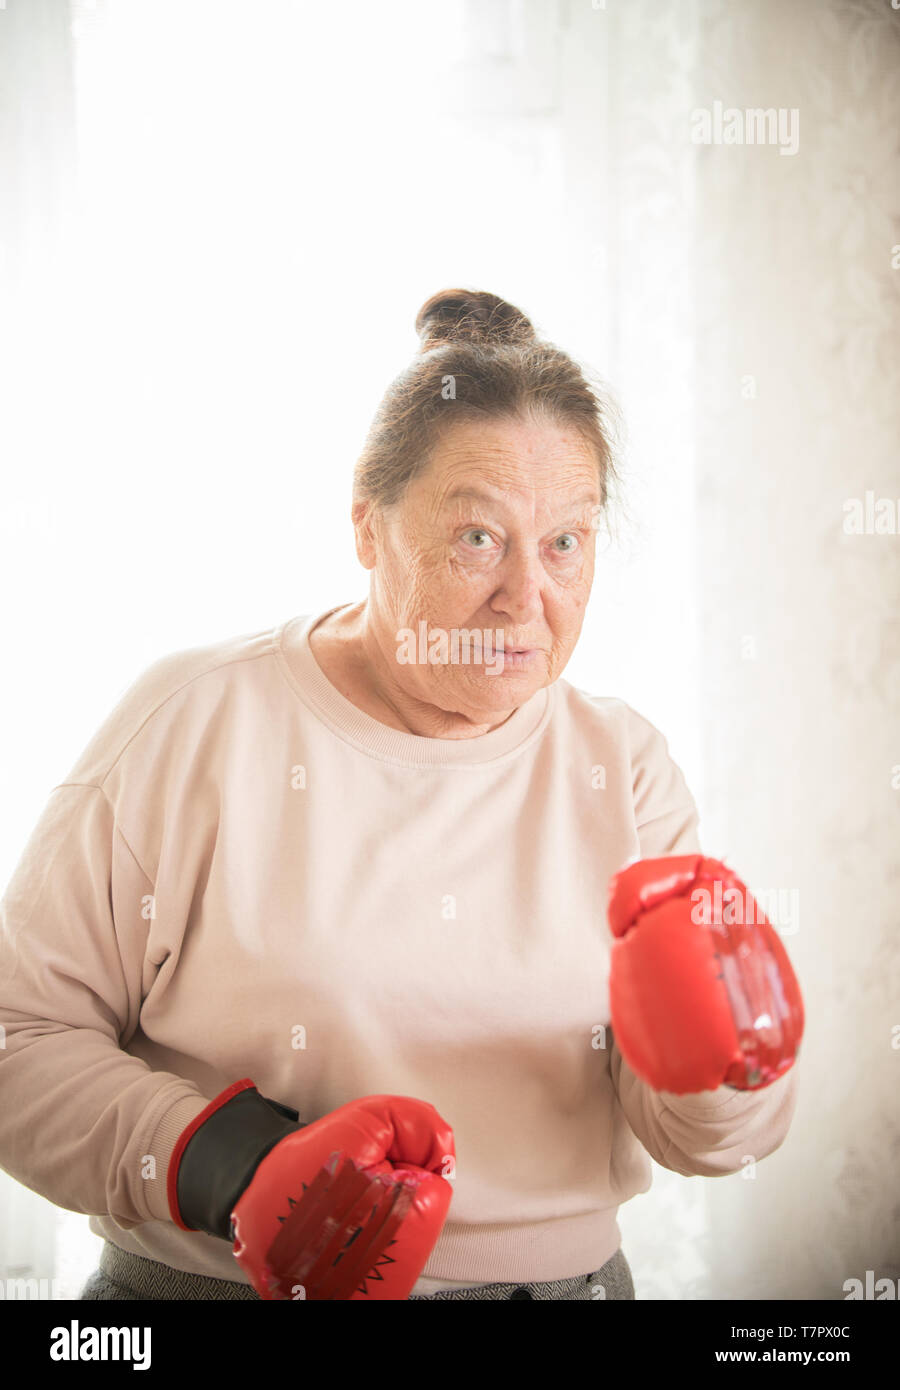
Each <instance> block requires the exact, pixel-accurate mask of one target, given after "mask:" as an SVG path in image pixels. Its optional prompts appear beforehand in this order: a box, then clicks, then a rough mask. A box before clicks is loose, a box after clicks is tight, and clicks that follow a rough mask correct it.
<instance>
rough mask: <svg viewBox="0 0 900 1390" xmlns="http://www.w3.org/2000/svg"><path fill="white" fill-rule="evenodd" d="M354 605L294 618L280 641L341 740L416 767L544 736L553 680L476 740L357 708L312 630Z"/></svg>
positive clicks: (501, 755) (479, 756) (475, 757)
mask: <svg viewBox="0 0 900 1390" xmlns="http://www.w3.org/2000/svg"><path fill="white" fill-rule="evenodd" d="M350 606H351V605H350V604H348V603H340V604H337V605H336V606H335V607H334V608H328V609H326V610H325V612H323V613H317V614H312V615H310V614H304V615H302V616H299V617H295V618H290V619H289V620H288V621H287V622H286V623H284V624H282V626H281V627H280V628H279V629H278V632H277V635H276V639H277V640H276V644H275V646H276V652H277V654H278V657H279V660H280V663H281V666H282V669H283V671H284V673H285V675H286V677H287V679H288V681H289V682H290V684H291V686H292V687H293V689H294V690H295V691H296V693H297V694H298V695H299V696H300V699H301V700H303V702H304V703H305V704H306V705H308V706H309V708H310V709H312V710H313V711H314V713H315V714H317V715H318V717H319V718H320V719H321V720H322V722H323V723H324V724H327V725H328V727H329V728H330V729H331V731H332V732H333V733H335V734H337V736H338V737H339V738H342V739H344V741H345V742H347V743H352V744H354V745H355V747H357V748H359V749H360V751H362V752H364V753H368V754H369V755H370V756H372V757H374V758H380V759H382V760H383V761H385V762H393V763H403V764H405V765H407V766H415V767H430V766H454V767H474V766H478V765H480V764H482V763H489V762H496V761H497V760H498V759H506V758H508V757H510V756H512V755H514V754H516V753H519V752H521V751H522V750H523V749H524V748H525V747H527V746H528V745H529V744H530V743H532V742H533V741H534V740H535V739H536V738H537V737H539V735H540V733H541V732H542V730H543V729H544V727H545V725H546V723H547V721H548V719H549V717H550V712H551V709H552V706H553V697H554V686H553V685H552V684H551V685H549V686H544V687H543V688H542V689H541V690H538V691H536V692H535V694H534V695H532V696H531V698H530V699H529V700H526V701H525V703H524V704H523V705H520V706H519V707H518V709H516V710H515V711H514V713H513V714H511V715H510V717H509V719H507V720H506V722H505V723H504V724H501V725H500V726H499V727H498V728H496V729H491V730H490V732H489V733H486V734H480V735H478V736H477V737H476V738H458V739H457V738H450V739H448V738H424V737H422V736H421V735H419V734H411V733H404V732H403V731H402V730H401V729H392V728H390V727H389V726H388V725H387V724H382V723H381V721H380V720H378V719H373V718H372V716H371V715H369V714H366V713H364V711H363V710H361V709H357V707H356V705H354V704H353V703H352V702H351V701H350V700H348V699H347V698H346V697H345V696H344V695H342V694H341V692H340V691H339V690H338V689H337V687H336V686H334V685H332V683H331V681H330V680H329V679H328V677H327V676H326V675H325V673H324V671H323V670H322V668H321V666H319V663H318V662H317V661H316V659H315V657H314V656H313V652H312V648H311V647H310V644H309V634H310V632H311V631H312V629H313V628H314V627H315V626H316V625H317V624H318V623H319V622H321V621H322V620H323V619H325V618H327V617H330V615H331V614H332V613H337V612H338V611H339V610H340V609H341V608H349V607H350Z"/></svg>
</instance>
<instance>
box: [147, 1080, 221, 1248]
mask: <svg viewBox="0 0 900 1390" xmlns="http://www.w3.org/2000/svg"><path fill="white" fill-rule="evenodd" d="M208 1106H209V1101H208V1100H207V1099H206V1097H205V1096H186V1097H185V1098H184V1100H179V1101H176V1103H175V1104H174V1105H173V1106H172V1107H171V1108H170V1109H169V1110H167V1111H166V1112H165V1114H164V1115H163V1117H162V1119H161V1120H160V1122H159V1124H158V1125H157V1126H156V1129H155V1130H154V1132H153V1138H152V1139H151V1141H150V1147H149V1149H148V1152H147V1154H146V1155H145V1167H146V1168H147V1170H148V1173H152V1174H153V1176H152V1177H150V1176H147V1177H145V1178H144V1193H145V1201H146V1205H147V1209H148V1212H149V1217H148V1220H150V1221H169V1222H171V1223H172V1225H174V1224H175V1223H174V1221H173V1220H172V1213H171V1211H170V1209H169V1198H168V1194H167V1191H166V1182H167V1178H168V1174H169V1160H170V1159H171V1157H172V1153H173V1151H174V1149H175V1145H176V1144H177V1143H178V1140H179V1138H180V1137H181V1135H182V1133H183V1132H184V1130H186V1129H187V1127H188V1125H189V1124H190V1123H191V1121H192V1120H195V1119H196V1118H197V1116H198V1115H202V1113H203V1111H204V1110H206V1109H207V1108H208ZM148 1158H152V1159H153V1162H152V1163H146V1159H148Z"/></svg>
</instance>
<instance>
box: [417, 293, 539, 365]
mask: <svg viewBox="0 0 900 1390" xmlns="http://www.w3.org/2000/svg"><path fill="white" fill-rule="evenodd" d="M416 332H417V333H418V335H419V339H420V341H421V345H422V346H421V348H420V351H421V352H430V351H431V349H432V348H436V347H442V346H443V345H444V344H445V343H455V342H473V341H475V342H480V343H485V344H488V343H530V342H537V334H536V333H535V331H534V328H533V327H532V324H531V322H530V320H529V319H527V318H526V317H525V315H524V314H523V313H522V310H521V309H517V308H516V307H515V305H514V304H507V302H506V300H505V299H501V298H500V297H499V295H496V294H488V293H487V291H485V290H439V291H438V293H437V294H433V295H432V296H431V298H430V299H427V300H426V301H425V303H424V304H423V305H422V307H421V309H420V310H419V312H418V314H417V315H416Z"/></svg>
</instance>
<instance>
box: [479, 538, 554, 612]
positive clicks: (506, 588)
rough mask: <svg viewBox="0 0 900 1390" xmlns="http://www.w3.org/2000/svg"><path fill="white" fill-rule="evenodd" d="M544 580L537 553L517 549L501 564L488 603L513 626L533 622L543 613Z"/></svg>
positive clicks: (520, 548)
mask: <svg viewBox="0 0 900 1390" xmlns="http://www.w3.org/2000/svg"><path fill="white" fill-rule="evenodd" d="M545 578H546V575H545V572H544V567H543V565H542V564H541V561H540V556H539V555H538V553H537V551H536V550H530V549H528V548H527V547H524V546H522V547H519V548H518V549H517V550H516V551H515V552H511V553H510V554H509V555H507V557H506V558H505V559H504V561H503V564H502V567H501V570H500V575H499V579H500V582H499V584H498V586H497V589H496V592H495V594H494V597H493V599H492V601H491V602H492V605H493V607H494V608H495V609H501V610H502V611H503V612H505V613H508V614H509V616H510V617H511V618H512V619H513V620H514V621H515V622H517V623H520V624H524V623H527V622H532V621H534V619H535V618H539V617H541V616H542V614H543V611H544V603H543V585H544V580H545Z"/></svg>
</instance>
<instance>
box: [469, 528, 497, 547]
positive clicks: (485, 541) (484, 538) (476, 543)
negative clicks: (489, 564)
mask: <svg viewBox="0 0 900 1390" xmlns="http://www.w3.org/2000/svg"><path fill="white" fill-rule="evenodd" d="M472 536H476V537H477V536H480V537H481V538H482V541H483V543H480V542H479V541H477V540H476V541H473V540H471V539H470V537H472ZM462 539H463V540H464V541H466V542H467V543H468V544H469V545H471V546H472V548H473V549H474V550H486V549H487V547H488V543H489V542H490V539H491V538H490V536H489V535H488V533H487V531H483V530H482V529H481V527H480V526H473V527H472V528H471V529H470V530H468V531H464V532H463V534H462Z"/></svg>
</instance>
